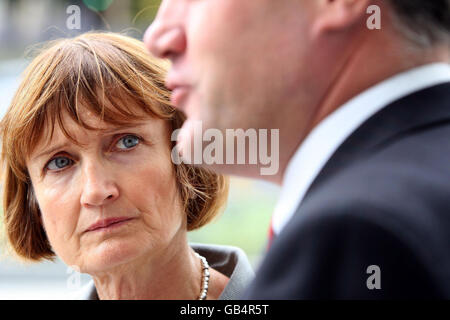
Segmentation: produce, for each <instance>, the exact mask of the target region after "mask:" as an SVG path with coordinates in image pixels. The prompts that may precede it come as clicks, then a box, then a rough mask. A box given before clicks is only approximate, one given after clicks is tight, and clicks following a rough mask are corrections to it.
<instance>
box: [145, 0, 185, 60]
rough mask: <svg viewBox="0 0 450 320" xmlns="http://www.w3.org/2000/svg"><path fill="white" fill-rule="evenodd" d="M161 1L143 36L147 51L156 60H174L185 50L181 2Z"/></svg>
mask: <svg viewBox="0 0 450 320" xmlns="http://www.w3.org/2000/svg"><path fill="white" fill-rule="evenodd" d="M175 2H177V1H172V0H167V1H163V2H162V3H161V6H160V8H159V10H158V14H157V15H156V18H155V20H154V21H153V23H152V24H151V25H150V26H149V27H148V29H147V31H146V32H145V35H144V43H145V45H146V47H147V49H148V50H149V51H150V52H151V53H152V54H153V55H154V56H155V57H158V58H163V59H165V58H168V59H174V58H175V57H176V56H178V55H180V54H182V53H183V52H184V51H185V50H186V34H185V30H184V27H183V24H182V21H183V15H184V13H185V11H184V8H183V5H181V4H182V2H181V1H178V6H176V5H175Z"/></svg>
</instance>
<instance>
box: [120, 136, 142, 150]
mask: <svg viewBox="0 0 450 320" xmlns="http://www.w3.org/2000/svg"><path fill="white" fill-rule="evenodd" d="M139 142H140V139H139V138H138V137H136V136H133V135H127V136H124V137H122V138H120V139H119V140H118V141H117V143H116V148H118V149H122V150H123V149H131V148H133V147H135V146H137V145H138V144H139Z"/></svg>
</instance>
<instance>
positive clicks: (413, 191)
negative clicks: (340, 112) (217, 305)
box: [245, 83, 450, 299]
mask: <svg viewBox="0 0 450 320" xmlns="http://www.w3.org/2000/svg"><path fill="white" fill-rule="evenodd" d="M361 107H364V106H361ZM371 265H376V266H378V267H379V268H380V273H379V275H380V278H379V280H380V286H381V289H372V290H370V289H368V286H367V280H368V278H369V277H371V276H373V275H374V272H373V271H370V270H369V271H370V272H369V273H367V268H368V267H369V266H371ZM369 282H370V283H372V284H373V283H374V282H373V278H371V279H369ZM245 298H250V299H396V298H401V299H402V298H426V299H427V298H446V299H449V298H450V83H445V84H442V85H437V86H434V87H431V88H428V89H425V90H422V91H419V92H416V93H414V94H412V95H409V96H407V97H405V98H403V99H401V100H398V101H396V102H394V103H392V104H391V105H389V106H387V107H385V108H384V109H382V110H381V111H379V112H378V113H376V114H375V115H374V116H372V117H371V118H370V119H369V120H367V121H366V122H365V123H364V124H363V125H361V126H360V127H359V128H358V129H357V130H356V131H355V132H354V133H353V134H352V135H351V136H350V137H349V138H348V139H347V140H346V141H345V142H344V143H343V144H342V145H341V146H340V147H339V148H338V150H337V151H336V152H335V153H334V155H333V156H332V157H331V158H330V159H329V161H328V162H327V164H326V165H325V166H324V168H323V169H322V171H321V172H320V173H319V175H318V176H317V178H316V179H315V181H314V182H313V184H312V185H311V187H310V188H309V189H308V191H307V193H306V195H305V198H304V199H303V201H302V203H301V204H300V206H299V207H298V208H297V210H296V212H295V215H294V216H293V218H292V219H291V220H290V221H289V223H288V225H287V226H286V227H285V229H284V230H282V232H281V234H280V235H279V236H278V237H277V238H276V239H275V240H274V242H273V244H272V246H271V248H270V250H269V252H268V254H267V256H266V258H265V260H264V261H263V263H262V265H261V267H260V269H259V271H258V272H257V277H256V279H255V281H254V282H253V283H252V285H251V286H250V289H249V290H248V292H247V294H246V296H245Z"/></svg>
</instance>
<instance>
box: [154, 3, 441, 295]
mask: <svg viewBox="0 0 450 320" xmlns="http://www.w3.org/2000/svg"><path fill="white" fill-rule="evenodd" d="M377 20H378V21H377ZM449 39H450V1H449V0H434V1H424V0H390V1H386V0H378V1H377V0H375V1H368V0H282V1H274V0H252V1H242V0H214V1H212V0H196V1H192V0H163V1H162V4H161V7H160V10H159V13H158V16H157V18H156V20H155V21H154V22H153V24H152V25H151V26H150V28H149V30H148V31H147V33H146V36H145V42H146V44H147V46H148V48H149V50H150V51H151V52H152V53H153V54H154V55H156V56H158V57H161V58H168V59H170V60H171V62H172V69H171V71H170V72H169V75H168V78H167V81H166V84H167V86H168V87H169V88H170V89H171V90H172V103H173V104H174V105H175V106H176V107H178V108H180V109H181V110H183V111H184V112H185V113H186V114H187V116H188V119H189V121H187V122H186V123H185V125H184V127H183V131H182V139H181V140H180V141H179V146H180V148H181V150H182V151H184V150H186V149H187V148H188V147H189V146H190V144H191V142H192V140H193V137H194V130H193V127H194V125H193V124H194V123H195V122H196V121H202V124H203V127H204V128H207V129H208V128H214V129H218V130H220V131H222V132H224V131H225V130H226V129H228V128H243V129H244V130H247V129H252V128H256V129H260V128H265V129H280V131H279V148H280V157H279V170H278V172H277V173H276V174H274V175H270V176H261V175H260V171H259V169H260V167H261V164H259V165H213V166H212V167H213V168H214V169H216V170H219V171H221V172H222V173H228V174H237V175H242V176H250V177H255V178H264V179H266V180H268V181H274V182H276V183H279V184H280V185H282V191H281V196H280V199H279V202H278V204H277V207H276V208H275V212H274V216H273V231H274V234H275V239H274V241H273V243H272V246H271V248H270V250H269V252H268V254H267V256H266V258H265V260H264V261H263V263H262V265H261V267H260V269H259V272H258V274H257V277H256V280H255V281H254V283H253V284H252V286H251V287H250V289H249V291H248V293H247V295H246V298H251V299H311V298H312V299H315V298H344V299H345V298H369V299H370V298H422V297H426V298H450V273H449V271H448V270H450V251H449V250H448V244H449V243H450V200H449V199H450V165H449V164H450V139H449V137H450V67H449V64H448V62H449V59H450V50H449Z"/></svg>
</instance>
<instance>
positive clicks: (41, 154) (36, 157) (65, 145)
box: [31, 142, 70, 160]
mask: <svg viewBox="0 0 450 320" xmlns="http://www.w3.org/2000/svg"><path fill="white" fill-rule="evenodd" d="M69 145H70V144H69V143H67V142H64V143H61V144H58V145H56V146H54V147H52V148H50V149H47V150H44V151H43V152H41V153H39V154H38V155H36V156H34V157H33V158H32V159H31V160H37V159H39V158H41V157H43V156H46V155H48V154H50V153H53V152H55V151H56V150H59V149H62V148H66V147H68V146H69Z"/></svg>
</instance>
